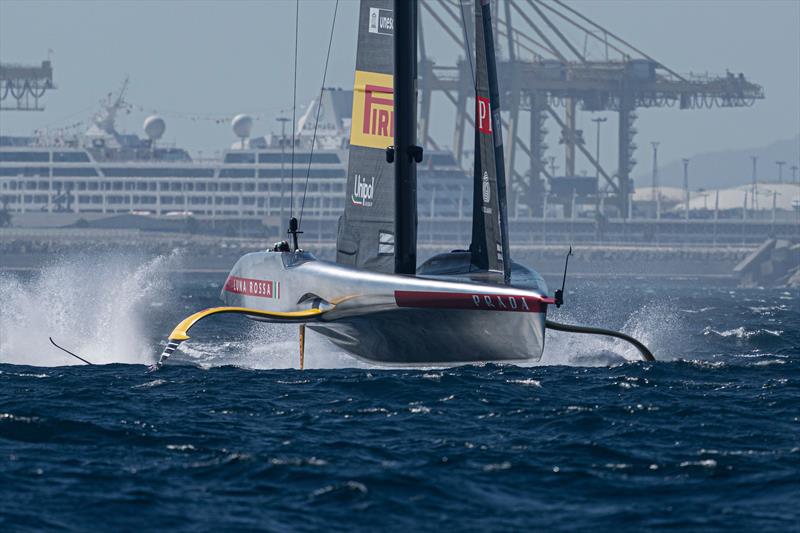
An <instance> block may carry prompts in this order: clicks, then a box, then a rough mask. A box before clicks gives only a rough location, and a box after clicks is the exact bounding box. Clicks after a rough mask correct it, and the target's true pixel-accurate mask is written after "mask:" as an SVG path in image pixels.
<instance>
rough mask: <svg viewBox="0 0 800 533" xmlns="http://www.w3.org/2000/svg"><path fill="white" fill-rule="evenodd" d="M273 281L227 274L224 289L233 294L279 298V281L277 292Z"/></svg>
mask: <svg viewBox="0 0 800 533" xmlns="http://www.w3.org/2000/svg"><path fill="white" fill-rule="evenodd" d="M275 285H276V284H275V282H273V281H271V280H268V279H251V278H240V277H237V276H229V277H228V281H226V282H225V290H226V291H228V292H232V293H234V294H244V295H246V296H259V297H261V298H280V297H281V295H280V283H278V284H277V286H278V287H277V289H278V292H277V294H276V293H275Z"/></svg>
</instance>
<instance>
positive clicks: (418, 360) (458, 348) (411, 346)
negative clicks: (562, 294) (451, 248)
mask: <svg viewBox="0 0 800 533" xmlns="http://www.w3.org/2000/svg"><path fill="white" fill-rule="evenodd" d="M468 256H469V254H464V253H456V254H445V255H444V256H443V257H444V259H445V260H444V261H441V260H440V261H439V262H438V263H439V264H440V265H442V264H443V265H444V268H441V267H437V266H436V265H437V262H436V261H433V263H432V264H426V265H423V266H422V267H421V268H420V271H419V272H418V275H417V276H404V275H395V274H380V273H373V272H365V271H363V270H356V269H354V268H350V267H345V266H341V265H337V264H334V263H328V262H325V261H319V260H317V259H315V258H314V257H313V256H312V255H311V254H308V253H304V252H257V253H252V254H247V255H245V256H243V257H242V258H241V259H240V260H239V261H238V262H237V263H236V265H235V266H234V267H233V269H232V270H231V272H230V274H229V276H228V279H227V281H226V283H225V286H224V287H223V290H222V294H221V297H222V299H223V301H224V302H225V303H226V305H228V306H236V307H241V308H247V309H254V310H259V311H265V312H271V313H297V312H302V311H307V310H311V309H317V310H320V311H321V312H320V313H319V314H316V315H314V316H313V318H310V319H300V320H296V321H298V322H305V323H307V325H308V328H309V329H311V330H313V331H315V332H317V333H319V334H321V335H323V336H325V337H327V338H328V339H329V340H330V341H331V342H333V343H334V344H336V345H337V346H339V347H340V348H342V349H343V350H345V351H346V352H348V353H349V354H351V355H353V356H354V357H357V358H359V359H363V360H366V361H369V362H372V363H377V364H385V365H404V364H408V365H439V364H441V365H452V364H457V363H467V362H478V361H535V360H538V359H539V358H540V357H541V354H542V350H543V349H544V333H545V316H546V313H547V306H548V305H549V304H551V303H553V301H552V299H550V298H547V297H546V296H545V294H546V287H545V286H544V282H543V281H542V280H541V277H539V276H538V275H537V274H535V272H533V271H530V270H528V269H525V268H524V267H521V266H519V265H515V269H514V270H513V271H512V284H511V285H505V284H502V283H496V280H497V277H496V276H490V275H488V274H489V273H486V272H474V271H470V265H469V261H468ZM434 259H436V258H434ZM429 263H431V262H429ZM515 274H516V276H515ZM515 278H516V280H515ZM515 281H516V282H517V283H516V284H515ZM250 318H253V319H255V320H263V321H281V322H286V320H285V319H273V318H270V317H268V316H256V315H250Z"/></svg>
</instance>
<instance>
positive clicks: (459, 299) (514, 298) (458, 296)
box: [394, 291, 555, 313]
mask: <svg viewBox="0 0 800 533" xmlns="http://www.w3.org/2000/svg"><path fill="white" fill-rule="evenodd" d="M394 300H395V302H396V303H397V306H398V307H422V308H433V309H474V310H483V311H512V312H518V313H543V312H545V311H546V310H547V304H550V303H555V301H554V300H553V299H552V298H535V297H532V296H523V295H517V294H515V295H507V294H469V293H459V292H422V291H394Z"/></svg>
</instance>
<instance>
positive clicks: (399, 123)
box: [393, 0, 422, 274]
mask: <svg viewBox="0 0 800 533" xmlns="http://www.w3.org/2000/svg"><path fill="white" fill-rule="evenodd" d="M393 14H394V123H395V124H394V172H395V200H394V201H395V224H394V227H395V254H394V271H395V272H396V273H397V274H414V273H416V271H417V167H416V163H419V162H421V161H422V148H421V147H419V146H417V0H394V13H393Z"/></svg>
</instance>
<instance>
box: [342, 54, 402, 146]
mask: <svg viewBox="0 0 800 533" xmlns="http://www.w3.org/2000/svg"><path fill="white" fill-rule="evenodd" d="M393 83H394V76H392V75H391V74H379V73H377V72H366V71H363V70H357V71H356V81H355V85H354V86H353V121H352V124H351V126H350V144H353V145H356V146H366V147H368V148H381V149H383V148H386V147H387V146H391V145H393V144H394V85H393Z"/></svg>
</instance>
